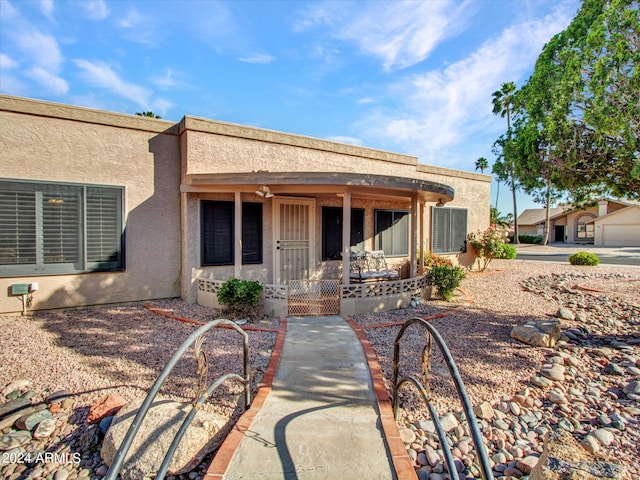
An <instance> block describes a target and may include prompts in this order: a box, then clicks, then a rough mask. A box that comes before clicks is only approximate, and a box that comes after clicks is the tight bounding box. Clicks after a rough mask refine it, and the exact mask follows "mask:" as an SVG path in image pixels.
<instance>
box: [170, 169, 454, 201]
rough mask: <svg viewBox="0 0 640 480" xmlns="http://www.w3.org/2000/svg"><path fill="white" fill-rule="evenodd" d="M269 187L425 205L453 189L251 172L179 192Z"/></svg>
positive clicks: (360, 176) (369, 178)
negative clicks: (416, 201)
mask: <svg viewBox="0 0 640 480" xmlns="http://www.w3.org/2000/svg"><path fill="white" fill-rule="evenodd" d="M261 185H268V186H269V188H270V190H271V192H272V193H273V194H275V195H279V194H300V193H336V194H339V193H345V192H347V191H349V192H351V194H352V195H355V196H364V197H401V198H407V197H411V196H413V195H417V196H418V198H419V199H421V200H423V201H425V202H437V201H439V200H442V201H443V202H450V201H451V200H453V198H454V190H453V187H450V186H449V185H444V184H442V183H436V182H431V181H428V180H421V179H417V178H409V177H394V176H389V175H374V174H365V173H350V172H250V173H220V174H202V175H187V176H186V183H183V184H182V185H181V186H180V190H181V191H182V192H211V191H216V192H221V191H223V192H234V191H246V192H253V191H255V190H256V188H257V187H259V186H261Z"/></svg>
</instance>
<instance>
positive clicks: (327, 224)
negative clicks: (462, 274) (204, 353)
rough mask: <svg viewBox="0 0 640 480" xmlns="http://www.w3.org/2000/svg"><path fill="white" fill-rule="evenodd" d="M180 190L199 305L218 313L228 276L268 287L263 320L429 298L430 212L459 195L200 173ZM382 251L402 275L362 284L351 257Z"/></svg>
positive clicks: (381, 179) (410, 185)
mask: <svg viewBox="0 0 640 480" xmlns="http://www.w3.org/2000/svg"><path fill="white" fill-rule="evenodd" d="M181 192H182V195H183V204H184V207H183V208H184V212H185V215H186V224H187V225H191V227H190V228H184V229H183V232H186V233H185V238H183V244H184V245H185V248H186V249H187V251H190V252H192V257H193V260H192V262H191V263H192V267H191V268H190V271H189V278H190V285H189V287H190V288H192V289H193V290H195V299H194V300H195V301H197V303H199V304H202V305H206V306H211V307H217V306H218V303H217V291H218V289H219V288H220V286H221V285H222V283H223V282H224V281H226V280H227V279H228V278H230V277H236V278H241V279H248V280H259V281H261V282H262V283H263V284H264V285H265V289H264V293H263V309H264V313H266V314H275V315H278V316H288V315H330V314H342V315H353V314H356V313H360V312H365V311H368V312H371V311H386V310H391V309H396V308H402V307H406V306H408V305H409V303H410V302H411V301H412V300H415V299H417V298H423V297H424V296H425V294H427V295H428V291H429V289H428V282H427V280H426V277H425V276H424V272H423V268H422V265H423V264H424V258H423V257H424V253H425V250H428V249H429V247H428V245H429V241H428V240H429V236H430V235H431V232H430V223H429V221H428V219H429V218H431V216H430V215H428V214H426V210H428V209H429V208H430V207H435V206H438V207H441V206H443V205H444V204H445V203H447V202H450V201H452V200H453V197H454V190H453V188H452V187H450V186H448V185H444V184H441V183H437V182H432V181H428V180H425V179H418V178H411V177H402V176H390V175H377V174H368V173H367V174H365V173H355V172H326V173H325V172H260V171H258V172H250V173H223V174H192V175H186V176H185V177H183V183H182V185H181ZM230 215H232V218H229V216H230ZM196 227H197V228H196ZM194 238H200V246H199V247H200V248H199V252H195V248H194V243H195V242H194V241H193V240H194ZM223 244H228V245H227V246H223V247H221V245H223ZM212 248H215V249H217V250H218V253H220V252H221V251H222V250H224V252H223V253H224V255H218V253H212V252H211V251H210V250H211V249H212ZM221 248H222V250H221ZM373 250H375V251H383V252H384V255H385V259H386V262H387V263H388V267H389V269H392V270H396V271H397V272H398V275H397V276H394V277H393V279H392V280H384V279H382V280H380V279H374V280H373V281H366V282H357V283H356V282H354V281H353V279H352V276H351V275H350V272H352V270H353V268H352V267H353V265H352V264H351V253H352V252H354V251H373ZM196 253H197V254H198V255H197V256H196ZM222 257H225V258H222Z"/></svg>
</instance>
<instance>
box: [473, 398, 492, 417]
mask: <svg viewBox="0 0 640 480" xmlns="http://www.w3.org/2000/svg"><path fill="white" fill-rule="evenodd" d="M473 413H474V414H475V415H476V417H478V418H482V419H483V420H491V419H492V418H493V415H494V412H493V407H492V406H491V404H490V403H489V402H482V403H481V404H480V405H476V406H475V407H474V409H473Z"/></svg>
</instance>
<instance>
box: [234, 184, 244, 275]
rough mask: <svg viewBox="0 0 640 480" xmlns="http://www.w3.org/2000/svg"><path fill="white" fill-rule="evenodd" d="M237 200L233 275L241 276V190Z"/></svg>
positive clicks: (236, 196)
mask: <svg viewBox="0 0 640 480" xmlns="http://www.w3.org/2000/svg"><path fill="white" fill-rule="evenodd" d="M235 202H236V203H235V219H234V221H235V225H234V232H233V235H234V238H235V246H234V250H233V276H234V277H236V278H240V275H241V270H242V195H241V193H240V192H236V193H235Z"/></svg>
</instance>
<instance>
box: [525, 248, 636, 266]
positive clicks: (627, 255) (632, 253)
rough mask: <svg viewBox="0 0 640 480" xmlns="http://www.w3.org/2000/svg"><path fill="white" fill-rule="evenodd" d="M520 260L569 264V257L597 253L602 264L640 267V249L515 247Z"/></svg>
mask: <svg viewBox="0 0 640 480" xmlns="http://www.w3.org/2000/svg"><path fill="white" fill-rule="evenodd" d="M515 247H516V250H517V251H518V256H517V257H516V258H518V259H519V260H537V261H544V262H563V263H568V262H569V255H571V254H573V253H576V252H590V253H595V254H596V255H598V257H599V258H600V263H605V264H610V265H635V266H640V247H596V246H594V245H578V244H575V243H550V244H549V245H547V246H546V247H545V246H541V245H529V244H519V245H515Z"/></svg>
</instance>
